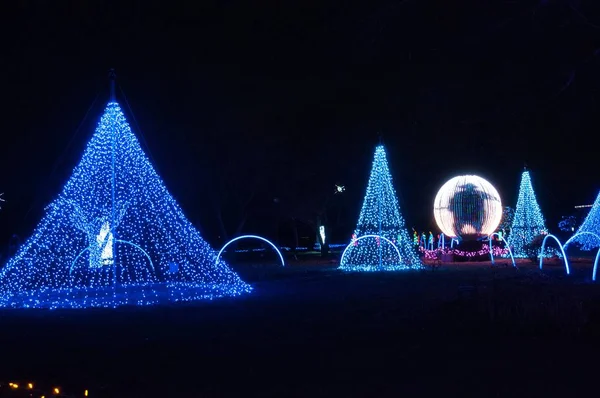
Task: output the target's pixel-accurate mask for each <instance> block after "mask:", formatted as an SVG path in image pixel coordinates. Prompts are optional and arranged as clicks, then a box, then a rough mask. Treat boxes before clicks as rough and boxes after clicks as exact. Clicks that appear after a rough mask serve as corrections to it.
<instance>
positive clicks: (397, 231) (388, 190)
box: [340, 145, 422, 271]
mask: <svg viewBox="0 0 600 398" xmlns="http://www.w3.org/2000/svg"><path fill="white" fill-rule="evenodd" d="M365 235H374V236H377V237H375V238H368V239H361V237H363V236H365ZM378 237H382V238H385V240H384V241H383V242H382V239H379V238H378ZM387 241H389V242H392V243H393V244H389V243H388V242H387ZM396 249H397V250H396ZM398 254H399V256H398ZM421 266H422V265H421V262H420V260H419V258H418V256H417V254H416V252H415V250H414V246H413V241H412V239H411V238H410V236H409V234H408V231H407V229H406V226H405V223H404V219H403V218H402V215H401V214H400V206H399V204H398V198H397V197H396V191H395V190H394V186H393V183H392V176H391V174H390V171H389V168H388V164H387V158H386V153H385V149H384V147H383V145H379V146H377V148H376V149H375V159H374V160H373V167H372V169H371V175H370V177H369V183H368V185H367V192H366V194H365V199H364V202H363V205H362V209H361V212H360V216H359V218H358V224H357V225H356V229H355V231H354V234H353V240H352V242H350V244H349V245H348V247H347V249H346V251H345V252H344V256H343V258H342V259H341V260H340V268H341V269H344V270H352V271H379V270H388V271H389V270H401V269H407V268H421Z"/></svg>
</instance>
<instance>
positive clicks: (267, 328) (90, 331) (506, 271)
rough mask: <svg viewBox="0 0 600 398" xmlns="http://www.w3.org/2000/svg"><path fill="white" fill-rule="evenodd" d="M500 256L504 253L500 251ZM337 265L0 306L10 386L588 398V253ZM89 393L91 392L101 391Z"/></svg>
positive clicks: (593, 327) (599, 292) (591, 368)
mask: <svg viewBox="0 0 600 398" xmlns="http://www.w3.org/2000/svg"><path fill="white" fill-rule="evenodd" d="M503 261H504V260H503ZM519 265H520V266H519V269H517V270H515V269H513V268H511V267H508V266H504V264H501V265H500V266H498V267H494V268H492V267H491V266H490V263H489V262H487V263H463V264H443V265H442V267H441V268H439V269H437V270H435V271H433V270H431V269H427V270H425V271H420V272H396V273H386V272H381V273H342V272H339V271H337V270H336V269H335V268H334V266H333V264H330V263H327V262H322V263H316V262H302V263H297V264H293V263H292V264H291V265H290V266H288V267H287V268H286V269H281V268H278V267H275V266H272V267H271V266H252V265H249V264H245V265H242V266H239V268H238V271H239V272H240V273H241V274H242V275H243V277H244V278H245V279H246V280H248V281H249V282H251V283H252V284H253V286H254V287H255V292H254V293H253V294H252V295H248V296H246V297H243V298H239V299H225V300H218V301H214V302H208V303H200V304H198V303H195V304H185V305H173V306H171V307H155V308H141V309H140V308H122V309H117V310H111V311H107V310H94V311H33V312H32V311H3V312H1V313H0V336H1V337H2V339H1V341H2V360H1V361H0V363H1V365H0V375H2V379H3V380H5V381H10V380H13V379H14V380H35V381H36V382H38V383H48V384H53V383H59V384H61V385H63V386H64V388H65V389H67V386H70V388H71V389H75V390H77V389H79V390H80V391H81V389H82V388H84V387H85V388H89V390H90V396H92V397H113V396H115V397H149V396H152V397H153V396H165V397H180V396H181V397H183V396H192V397H213V396H214V397H219V396H246V397H248V396H252V397H254V396H257V397H258V396H260V397H266V396H278V397H281V396H303V397H305V396H311V397H316V396H365V397H367V396H368V397H374V396H377V397H382V396H384V397H387V396H390V397H392V396H393V397H396V396H399V395H400V394H405V395H408V396H417V395H419V396H425V395H427V396H430V395H431V396H433V394H436V395H439V394H443V395H452V396H458V395H463V396H465V395H466V396H479V397H481V396H486V397H487V396H493V397H498V396H506V397H514V396H578V395H583V394H584V393H585V395H586V396H589V394H594V391H595V380H596V378H597V376H596V375H597V367H598V365H597V364H598V362H599V361H600V356H599V355H598V354H599V353H600V349H599V348H600V284H594V283H591V282H590V281H589V279H590V277H591V267H592V265H591V263H590V262H589V260H586V261H582V262H577V261H574V262H573V268H574V269H573V273H572V275H571V276H569V277H566V276H565V275H564V270H563V268H562V264H561V263H559V262H548V268H547V269H545V270H544V272H540V271H539V270H538V269H537V267H536V266H534V265H533V264H530V263H528V262H522V263H520V264H519ZM92 394H93V395H92Z"/></svg>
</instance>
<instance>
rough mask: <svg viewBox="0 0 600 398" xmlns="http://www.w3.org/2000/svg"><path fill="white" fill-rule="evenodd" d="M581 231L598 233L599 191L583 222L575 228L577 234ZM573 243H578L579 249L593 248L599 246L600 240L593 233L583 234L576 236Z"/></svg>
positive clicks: (599, 220)
mask: <svg viewBox="0 0 600 398" xmlns="http://www.w3.org/2000/svg"><path fill="white" fill-rule="evenodd" d="M581 232H591V233H593V234H596V235H600V193H599V194H598V196H597V197H596V201H595V202H594V204H593V205H592V207H591V209H590V212H589V213H588V215H587V216H586V217H585V220H583V223H582V224H581V226H580V227H579V229H578V230H577V233H576V234H575V235H577V234H579V233H581ZM573 242H574V243H579V244H580V245H581V246H580V248H581V250H586V251H588V250H593V249H595V248H597V247H599V246H600V242H598V239H597V238H596V237H595V236H594V235H589V234H583V235H579V236H577V237H576V238H575V239H574V240H573Z"/></svg>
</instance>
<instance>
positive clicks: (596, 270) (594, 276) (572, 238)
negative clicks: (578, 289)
mask: <svg viewBox="0 0 600 398" xmlns="http://www.w3.org/2000/svg"><path fill="white" fill-rule="evenodd" d="M580 235H592V236H595V237H596V239H598V241H600V236H598V235H597V234H595V233H593V232H589V231H582V232H577V233H576V234H575V235H573V236H571V237H570V238H569V239H568V240H567V241H566V242H565V244H564V245H563V247H562V248H563V253H564V251H565V250H567V246H568V245H569V244H570V243H571V242H573V241H574V240H575V238H576V237H578V236H580ZM598 260H600V248H598V251H597V252H596V258H595V259H594V269H593V271H592V280H593V281H596V274H597V272H598Z"/></svg>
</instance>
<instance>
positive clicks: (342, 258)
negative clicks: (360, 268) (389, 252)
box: [340, 235, 402, 267]
mask: <svg viewBox="0 0 600 398" xmlns="http://www.w3.org/2000/svg"><path fill="white" fill-rule="evenodd" d="M364 238H379V239H383V240H385V241H386V242H388V243H389V244H390V245H392V247H393V248H394V249H395V250H396V253H397V254H398V261H402V256H401V255H400V250H398V247H397V246H396V245H395V244H394V242H392V241H391V240H389V239H388V238H386V237H384V236H379V235H363V236H361V237H359V238H356V239H352V242H350V243H348V246H346V248H345V249H344V252H343V253H342V257H341V258H340V267H341V266H342V265H343V264H344V256H345V255H346V252H347V251H348V249H349V248H350V247H351V246H354V244H355V243H356V242H358V241H359V240H361V239H364Z"/></svg>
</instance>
